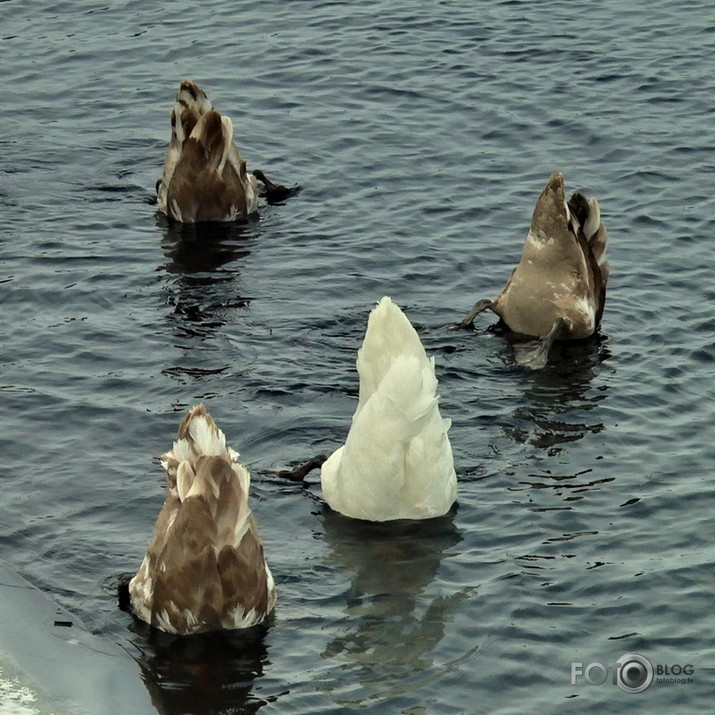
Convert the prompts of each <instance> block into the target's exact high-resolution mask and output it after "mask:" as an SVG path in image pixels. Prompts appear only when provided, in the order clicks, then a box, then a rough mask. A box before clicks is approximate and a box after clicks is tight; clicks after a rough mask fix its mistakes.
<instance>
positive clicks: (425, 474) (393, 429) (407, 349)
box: [321, 298, 457, 521]
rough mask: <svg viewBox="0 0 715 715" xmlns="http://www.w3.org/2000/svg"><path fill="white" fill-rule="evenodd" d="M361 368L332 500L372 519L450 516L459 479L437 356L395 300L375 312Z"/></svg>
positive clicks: (326, 484) (328, 470)
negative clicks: (444, 414)
mask: <svg viewBox="0 0 715 715" xmlns="http://www.w3.org/2000/svg"><path fill="white" fill-rule="evenodd" d="M357 367H358V374H359V376H360V398H359V402H358V407H357V409H356V411H355V414H354V416H353V420H352V425H351V428H350V432H349V434H348V437H347V439H346V441H345V446H344V447H341V448H340V449H338V450H337V451H336V452H334V453H333V454H332V455H331V456H330V458H329V459H328V460H327V461H326V462H325V463H324V464H323V467H322V470H321V481H322V484H323V494H324V496H325V500H326V501H327V502H328V504H329V505H330V506H331V507H332V508H333V509H335V510H336V511H339V512H341V513H343V514H345V515H347V516H351V517H354V518H358V519H368V520H371V521H387V520H389V519H405V518H406V519H424V518H430V517H434V516H439V515H441V514H444V513H445V512H447V511H448V510H449V508H450V506H451V505H452V503H453V502H454V500H455V498H456V491H457V483H456V475H455V472H454V465H453V462H452V449H451V446H450V444H449V439H448V438H447V430H448V429H449V421H447V420H443V419H442V417H441V416H440V413H439V407H438V398H437V378H436V376H435V370H434V360H433V359H430V358H428V357H427V355H426V353H425V351H424V348H423V347H422V343H421V342H420V339H419V336H418V335H417V333H416V331H415V329H414V328H413V327H412V325H411V324H410V321H409V320H408V319H407V318H406V317H405V315H404V314H403V313H402V311H401V310H400V309H399V308H398V307H397V306H396V305H395V304H394V303H393V302H392V301H391V300H390V298H383V299H382V300H381V301H380V303H379V304H378V305H377V307H376V308H375V309H374V310H373V311H372V313H371V314H370V318H369V320H368V327H367V331H366V333H365V340H364V342H363V345H362V347H361V348H360V350H359V351H358V360H357Z"/></svg>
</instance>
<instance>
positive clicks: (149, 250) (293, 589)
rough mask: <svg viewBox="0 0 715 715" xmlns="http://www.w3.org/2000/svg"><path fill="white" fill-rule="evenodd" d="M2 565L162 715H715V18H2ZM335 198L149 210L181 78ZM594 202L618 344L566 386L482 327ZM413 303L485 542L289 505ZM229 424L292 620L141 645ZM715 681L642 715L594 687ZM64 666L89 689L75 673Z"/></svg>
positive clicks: (9, 11)
mask: <svg viewBox="0 0 715 715" xmlns="http://www.w3.org/2000/svg"><path fill="white" fill-rule="evenodd" d="M1 7H2V17H3V20H2V25H1V28H2V29H1V34H2V60H0V66H1V67H2V76H3V80H4V81H3V100H2V113H3V122H2V124H3V133H2V136H1V137H0V171H1V172H2V180H1V183H0V207H1V210H2V222H1V225H0V251H1V254H0V257H1V261H2V262H1V264H0V297H1V300H2V309H1V311H0V315H1V317H0V330H1V331H2V367H1V368H0V404H1V405H2V411H1V412H0V478H1V479H2V482H1V484H2V500H1V502H0V538H1V540H0V545H1V546H0V549H1V551H0V556H1V558H2V560H3V561H4V562H6V563H7V564H9V565H10V566H12V567H13V568H15V569H17V570H18V571H19V572H20V573H21V574H22V575H23V576H25V577H26V578H27V579H29V580H30V581H31V582H32V583H34V584H35V585H36V586H38V587H39V588H40V589H41V590H42V591H44V592H45V593H46V594H48V595H50V596H51V597H52V598H53V599H55V600H56V601H57V602H58V603H59V604H60V605H62V606H63V607H65V608H67V609H69V610H70V611H71V612H72V613H74V614H75V615H76V616H77V617H78V618H80V619H81V620H82V621H83V622H84V624H85V625H86V627H87V628H88V629H89V630H90V631H91V632H93V633H95V634H97V635H98V636H99V637H101V638H102V639H103V640H106V642H107V643H113V644H118V645H119V646H121V647H122V648H124V649H126V651H127V652H128V653H129V654H130V655H131V656H132V657H133V658H134V659H135V660H136V662H137V664H138V665H137V668H136V680H135V681H134V682H127V683H126V688H127V691H134V690H137V689H143V688H144V687H145V686H146V688H147V689H148V691H149V693H150V694H151V697H152V700H153V702H154V705H155V707H156V709H157V710H158V711H160V712H167V713H168V712H172V713H173V712H238V711H239V710H240V708H247V709H248V710H251V709H257V708H259V707H261V706H264V707H265V711H275V712H306V713H307V712H329V711H338V710H341V709H343V708H364V709H368V710H370V711H380V712H409V713H417V712H440V713H443V712H494V711H500V712H524V711H538V712H545V711H549V712H554V711H556V712H569V711H586V710H593V711H599V712H619V713H620V712H624V711H632V712H642V711H644V710H653V709H654V708H656V707H657V708H658V709H659V710H660V711H663V712H665V711H668V712H675V711H678V710H681V711H691V712H692V711H697V710H707V709H709V708H711V707H712V695H713V692H714V688H715V671H714V670H713V667H715V645H714V639H713V636H714V633H713V621H712V607H713V590H714V587H715V579H714V578H713V561H714V560H715V552H714V550H713V547H712V517H711V515H712V513H713V511H714V510H715V493H714V490H713V486H712V465H713V463H714V458H715V447H713V436H714V432H713V424H714V423H715V400H714V399H713V398H714V397H715V380H714V379H713V377H714V372H715V338H714V337H713V335H714V333H715V314H714V307H715V288H713V282H712V266H713V259H714V258H715V255H714V253H713V235H712V232H713V225H714V224H713V215H715V198H714V194H713V191H712V177H713V171H714V170H715V150H714V149H713V146H714V145H715V141H714V139H715V137H714V136H713V130H712V115H713V109H714V107H713V103H714V102H715V99H713V98H714V97H715V11H714V10H713V7H712V5H711V3H709V2H708V1H707V0H692V1H690V2H683V1H680V0H678V1H676V0H655V1H654V0H648V1H647V2H646V0H635V1H634V2H630V3H624V2H621V0H618V1H616V0H604V2H599V3H588V4H586V3H572V2H565V1H564V2H561V1H559V0H543V1H542V2H538V3H536V2H520V1H518V0H509V1H504V2H498V1H494V2H484V1H483V0H481V1H479V2H465V3H461V2H433V3H418V2H415V1H414V0H411V1H409V2H408V1H407V0H382V1H374V2H361V3H354V4H348V3H340V2H328V1H325V2H308V1H305V2H297V1H296V2H237V3H230V4H229V3H189V2H173V3H166V4H152V3H144V2H139V1H137V0H135V1H133V2H115V3H111V4H109V3H99V2H83V3H70V2H61V3H48V2H32V3H27V2H20V1H19V0H12V1H10V2H3V3H2V6H1ZM183 77H191V78H193V79H195V80H196V81H198V82H199V83H200V84H202V85H203V86H204V88H205V89H206V91H207V92H208V94H209V96H210V98H211V99H212V100H213V101H214V102H215V104H216V105H217V107H218V108H219V109H220V110H221V111H223V112H225V113H227V114H229V115H230V116H231V118H232V119H233V122H234V127H235V136H236V139H237V141H238V143H239V146H240V147H241V150H242V153H243V155H244V156H245V157H246V158H247V160H248V161H249V166H250V167H254V168H262V169H264V170H265V171H267V172H268V173H269V176H271V177H273V178H275V179H277V180H279V181H282V182H284V183H293V182H296V183H299V184H300V185H301V186H302V187H303V189H302V191H301V193H300V194H298V195H297V196H296V197H294V198H291V199H290V200H289V201H288V202H287V203H286V204H285V205H283V206H264V207H262V210H261V212H260V217H259V218H257V219H256V220H253V221H250V222H248V223H247V224H244V225H236V226H233V227H228V228H227V227H223V228H217V229H214V230H212V231H210V232H207V231H205V230H202V229H197V230H194V231H190V230H187V231H181V230H178V229H176V228H174V227H170V226H168V225H167V224H166V222H165V221H163V220H162V219H161V218H158V217H157V216H155V214H154V209H153V207H152V206H151V205H149V204H148V203H147V199H148V198H150V197H151V195H152V192H153V187H154V183H155V181H156V179H157V178H158V176H159V175H160V171H161V166H162V162H163V156H164V151H165V147H166V144H167V141H168V137H169V122H168V112H169V109H170V108H171V106H172V102H173V97H174V94H175V91H176V86H177V84H178V82H179V80H180V79H181V78H183ZM555 169H561V170H562V171H563V172H564V173H565V176H566V180H567V183H568V188H569V189H577V188H580V189H583V190H585V191H586V192H588V193H589V194H593V195H596V196H598V198H599V201H600V202H601V207H602V217H603V219H604V222H605V223H606V225H607V227H608V230H609V235H610V248H609V255H610V260H611V265H612V272H611V279H610V283H609V298H608V302H607V305H606V311H605V314H604V320H603V325H602V331H601V335H600V336H599V337H598V338H597V339H594V340H592V341H588V342H586V343H584V344H580V345H573V346H567V347H561V348H559V349H558V350H557V351H556V353H555V355H554V358H553V360H552V361H551V364H550V365H549V366H548V367H547V368H546V369H544V370H543V371H541V372H530V371H527V370H524V369H522V368H520V367H518V366H517V365H516V363H515V361H514V356H513V349H512V348H511V346H510V345H509V344H508V343H507V342H506V341H505V339H504V338H503V337H501V336H499V335H498V334H495V333H494V332H492V331H489V330H487V326H488V325H489V323H490V322H493V321H492V318H490V317H488V315H487V314H485V315H482V316H480V318H479V319H478V330H477V332H476V333H467V332H458V333H455V332H450V331H447V330H445V329H444V327H443V326H445V325H446V324H447V323H449V322H453V321H455V320H458V319H461V318H462V317H463V315H464V313H465V312H466V311H467V310H468V308H469V307H470V306H471V305H472V303H473V302H474V301H475V300H476V299H478V298H483V297H493V296H495V295H496V293H497V292H498V291H499V290H500V289H501V287H502V285H503V284H504V282H505V280H506V278H507V277H508V275H509V272H510V270H511V268H512V267H513V266H514V265H515V264H516V262H517V261H518V258H519V255H520V252H521V245H522V242H523V239H524V237H525V235H526V231H527V229H528V224H529V220H530V216H531V211H532V209H533V206H534V203H535V201H536V198H537V197H538V195H539V193H540V191H541V189H542V187H543V185H544V183H545V182H546V179H547V178H548V176H549V174H550V173H551V172H552V171H553V170H555ZM383 295H390V296H392V298H393V299H394V300H395V301H396V302H397V303H398V304H399V305H401V306H402V307H403V309H404V310H405V312H406V313H407V315H408V316H409V317H410V319H411V320H412V321H413V323H414V324H415V326H416V327H417V329H418V331H419V333H420V335H421V337H422V340H423V342H424V344H425V347H426V348H427V350H428V352H429V353H431V354H433V355H435V356H436V361H437V375H438V378H439V380H440V394H441V410H442V414H443V415H444V416H446V417H450V418H451V419H452V420H453V427H452V430H451V433H450V437H451V441H452V445H453V449H454V456H455V465H456V469H457V474H458V478H459V505H458V508H457V509H456V510H455V511H454V512H453V513H452V514H450V515H449V516H448V517H445V518H444V519H440V520H437V521H435V522H434V523H424V524H416V525H409V524H407V525H395V524H393V525H383V526H369V525H361V524H357V523H352V522H350V521H348V520H345V519H342V518H339V517H338V516H336V515H335V514H332V513H330V512H329V511H327V510H326V509H325V508H324V506H323V503H322V500H321V496H320V487H319V477H318V474H317V472H316V473H313V474H312V475H311V476H310V477H309V481H310V487H309V488H307V489H306V488H303V487H301V486H300V485H296V484H292V483H288V482H285V481H284V480H282V479H280V478H279V477H277V476H276V475H275V474H274V473H273V471H274V470H277V469H282V468H285V467H286V466H287V465H291V464H294V463H296V462H299V461H301V460H303V459H306V458H308V457H311V456H313V455H314V454H315V453H317V452H321V451H322V452H329V451H331V450H333V449H334V448H336V447H337V446H338V445H339V444H341V443H342V442H343V441H344V439H345V436H346V434H347V430H348V427H349V422H350V417H351V415H352V412H353V410H354V407H355V404H356V397H357V375H356V373H355V369H354V361H355V351H356V349H357V347H358V346H359V344H360V341H361V339H362V335H363V332H364V329H365V324H366V319H367V314H368V312H369V310H370V308H371V307H372V306H373V304H374V303H375V302H376V301H377V300H379V299H380V298H381V297H382V296H383ZM197 401H204V402H206V404H207V405H208V407H209V409H210V410H211V412H212V414H213V415H214V417H215V418H216V419H217V421H218V422H219V424H220V425H221V427H222V428H223V430H224V431H225V432H226V435H227V437H228V439H229V442H230V444H231V445H232V446H234V447H235V448H237V449H238V450H239V451H240V452H241V455H242V460H243V461H244V463H246V465H247V466H248V467H249V469H250V470H251V472H252V475H253V486H252V503H253V510H254V513H255V514H256V517H257V519H258V522H259V525H260V529H261V534H262V536H263V539H264V542H265V550H266V555H267V558H268V561H269V563H270V565H271V568H272V570H273V572H274V574H275V577H276V582H277V586H278V589H279V600H278V605H277V608H276V612H275V617H274V619H273V622H272V623H271V624H270V625H269V627H268V628H267V630H266V631H265V632H258V633H250V634H223V635H219V636H210V637H206V638H203V639H200V638H199V639H189V640H182V639H176V638H169V637H165V636H162V635H161V634H152V633H150V632H149V631H148V629H146V628H145V627H143V626H141V625H140V624H137V623H136V622H135V621H134V620H133V619H132V617H131V616H130V615H129V614H127V613H125V612H123V611H121V610H119V609H118V608H117V605H116V599H115V597H114V587H115V586H116V583H117V581H118V579H119V578H120V577H121V576H122V575H123V574H127V573H131V572H133V571H135V570H136V568H137V567H138V565H139V563H140V561H141V558H142V556H143V553H144V549H145V547H146V544H147V541H148V539H149V536H150V533H151V530H152V528H153V523H154V520H155V518H156V515H157V513H158V510H159V508H160V506H161V503H162V501H163V475H162V473H161V469H160V468H159V467H158V465H157V464H156V461H152V459H153V458H154V457H156V456H157V455H159V454H161V453H162V452H163V451H165V450H166V449H167V448H168V447H170V445H171V440H172V439H173V437H174V434H175V431H176V428H177V426H178V423H179V421H180V418H181V416H182V413H183V412H184V411H185V409H186V408H187V407H189V406H190V405H192V404H194V403H196V402H197ZM625 653H638V654H642V655H644V656H646V657H648V658H649V659H650V660H651V661H652V662H653V663H654V664H656V663H657V664H683V665H684V664H692V665H693V666H694V675H693V683H691V684H670V685H669V684H659V683H654V684H653V685H652V686H651V687H650V688H649V689H648V690H646V691H645V692H644V693H641V694H638V695H631V694H626V693H624V692H622V691H621V690H620V689H619V688H618V687H616V686H615V685H613V684H611V683H610V682H607V683H605V684H603V685H600V686H593V685H588V684H586V683H585V681H584V679H583V678H581V679H579V680H578V681H577V682H576V684H574V685H572V684H571V682H570V676H571V664H572V662H583V663H584V665H586V664H588V663H590V662H593V661H599V662H601V663H604V664H606V665H609V664H612V663H614V662H615V661H616V660H617V659H618V658H619V657H620V656H621V655H623V654H625ZM61 667H66V668H68V669H71V668H72V663H71V662H67V663H64V664H62V666H61Z"/></svg>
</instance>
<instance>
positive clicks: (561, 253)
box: [459, 171, 609, 367]
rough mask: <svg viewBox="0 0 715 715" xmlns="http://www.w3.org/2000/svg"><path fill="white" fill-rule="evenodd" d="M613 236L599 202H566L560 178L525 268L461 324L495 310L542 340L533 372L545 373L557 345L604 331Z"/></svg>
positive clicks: (537, 211)
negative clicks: (608, 251) (610, 237)
mask: <svg viewBox="0 0 715 715" xmlns="http://www.w3.org/2000/svg"><path fill="white" fill-rule="evenodd" d="M607 241H608V233H607V231H606V227H605V226H604V224H603V223H602V222H601V214H600V209H599V205H598V201H597V200H596V199H595V198H591V199H587V198H586V197H585V196H584V195H583V194H581V193H575V194H573V195H572V196H571V198H570V199H569V200H568V202H567V201H566V196H565V191H564V177H563V174H562V173H561V172H559V171H557V172H554V173H553V174H552V175H551V177H550V178H549V181H548V182H547V184H546V187H545V188H544V190H543V191H542V192H541V195H540V196H539V199H538V201H537V202H536V207H535V208H534V213H533V216H532V219H531V227H530V229H529V233H528V234H527V237H526V241H525V242H524V249H523V252H522V255H521V260H520V261H519V265H518V266H517V267H516V268H515V269H514V271H513V273H512V275H511V277H510V278H509V280H508V281H507V283H506V286H505V287H504V289H503V290H502V292H501V293H500V294H499V296H498V297H497V298H496V299H494V300H488V299H487V300H481V301H479V302H478V303H476V304H475V305H474V307H473V308H472V310H471V311H470V313H469V315H467V317H466V318H465V319H464V320H463V321H462V322H461V323H460V324H459V325H460V326H461V327H468V326H471V325H472V323H473V321H474V318H475V316H476V315H477V314H479V313H480V312H482V311H483V310H485V309H487V308H489V309H490V310H492V311H493V312H494V313H496V314H497V315H498V316H499V317H500V318H501V319H502V320H503V321H504V323H505V324H506V325H507V326H508V327H509V328H510V329H511V330H512V331H514V332H515V333H519V334H521V335H526V336H531V337H536V338H542V339H543V342H542V345H541V346H540V348H539V349H538V350H537V351H536V352H535V353H534V356H532V357H533V359H532V360H531V363H529V361H527V363H526V364H530V366H532V367H543V364H542V363H544V364H545V358H546V353H547V352H548V349H549V347H550V345H551V343H552V341H553V340H555V339H558V340H574V339H580V338H586V337H589V336H590V335H593V333H594V332H595V331H596V330H597V329H598V327H599V325H600V322H601V316H602V315H603V308H604V305H605V301H606V283H607V281H608V274H609V265H608V263H607V262H606V260H605V252H606V244H607Z"/></svg>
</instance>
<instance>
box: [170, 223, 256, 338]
mask: <svg viewBox="0 0 715 715" xmlns="http://www.w3.org/2000/svg"><path fill="white" fill-rule="evenodd" d="M157 223H158V224H159V226H160V227H161V228H162V231H163V234H164V235H163V239H162V242H161V246H162V249H163V251H164V255H165V256H166V263H164V265H163V266H162V267H161V270H163V271H165V273H166V276H167V279H166V282H165V286H166V292H167V303H168V305H170V306H171V307H172V308H173V311H172V318H173V319H174V320H175V322H176V327H177V330H178V333H179V335H180V336H182V337H187V336H188V337H191V336H198V337H205V336H207V335H210V334H212V333H213V332H215V330H217V329H218V328H220V327H221V326H222V325H223V324H224V323H225V322H226V317H225V316H226V314H227V313H229V312H230V311H231V310H235V309H237V308H244V307H245V306H247V305H248V304H249V303H250V302H251V298H250V297H247V296H245V295H242V294H241V291H240V286H239V285H238V278H239V275H240V274H239V268H238V266H237V265H236V262H237V261H239V259H243V258H245V257H246V256H248V255H250V252H251V251H250V248H249V247H250V245H251V242H252V241H253V239H254V238H255V236H256V221H255V220H254V221H252V222H241V223H205V224H178V223H173V222H169V221H167V219H166V217H163V216H160V217H157ZM177 319H178V320H177Z"/></svg>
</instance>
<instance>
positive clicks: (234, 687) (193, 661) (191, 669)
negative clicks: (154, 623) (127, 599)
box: [130, 621, 275, 715]
mask: <svg viewBox="0 0 715 715" xmlns="http://www.w3.org/2000/svg"><path fill="white" fill-rule="evenodd" d="M130 629H131V630H132V641H133V645H134V646H135V648H136V649H137V650H138V651H139V655H138V656H135V657H136V658H137V661H138V663H139V666H140V668H141V672H142V679H143V681H144V684H145V685H146V687H147V690H148V691H149V695H150V697H151V700H152V703H153V705H154V707H155V708H156V709H157V711H158V712H159V713H162V715H163V714H166V715H169V714H171V715H179V714H182V713H237V712H241V713H253V712H256V711H257V710H258V709H260V708H261V707H262V706H263V705H266V704H267V702H268V700H265V699H261V698H258V697H256V696H254V695H253V693H252V689H253V684H254V681H255V680H256V679H258V678H260V677H261V676H262V675H263V671H264V669H265V668H266V667H267V666H269V665H270V661H269V660H268V655H267V649H266V646H265V644H264V637H265V634H266V631H267V629H268V627H267V626H266V625H262V626H256V627H254V628H250V629H245V630H241V631H219V632H215V633H202V634H199V635H193V636H176V635H169V634H167V633H162V632H161V631H157V630H156V629H153V628H150V627H149V626H146V625H145V624H143V623H139V622H138V621H135V622H134V623H133V624H132V626H131V627H130ZM271 699H275V698H271Z"/></svg>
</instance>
